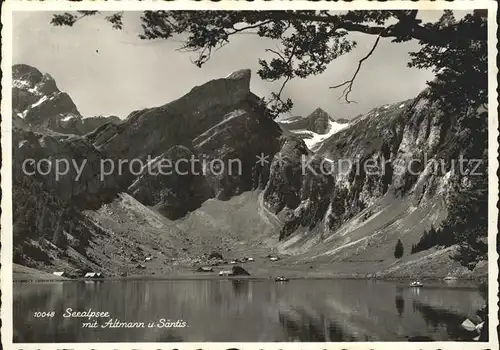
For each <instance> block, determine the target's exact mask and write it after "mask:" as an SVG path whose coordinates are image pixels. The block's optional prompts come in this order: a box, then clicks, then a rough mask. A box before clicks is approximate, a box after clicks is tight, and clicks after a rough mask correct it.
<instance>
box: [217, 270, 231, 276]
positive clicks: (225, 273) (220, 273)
mask: <svg viewBox="0 0 500 350" xmlns="http://www.w3.org/2000/svg"><path fill="white" fill-rule="evenodd" d="M232 275H233V271H229V270H223V271H219V276H232Z"/></svg>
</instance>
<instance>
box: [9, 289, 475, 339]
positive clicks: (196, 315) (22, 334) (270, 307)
mask: <svg viewBox="0 0 500 350" xmlns="http://www.w3.org/2000/svg"><path fill="white" fill-rule="evenodd" d="M413 289H414V288H413ZM413 289H411V288H407V287H405V288H401V287H397V285H396V284H394V283H391V282H380V281H375V282H374V281H364V280H307V281H306V280H294V281H290V282H289V283H286V284H283V283H275V282H274V281H269V280H265V281H264V280H262V281H255V280H240V281H235V280H231V281H228V280H225V281H222V280H203V281H200V280H196V281H158V280H156V281H101V282H99V283H94V282H92V283H84V282H74V281H71V282H64V283H15V284H14V304H13V311H14V341H15V342H26V343H29V342H41V343H43V342H68V343H69V342H174V341H179V342H180V341H188V342H202V341H213V342H224V341H230V342H250V341H254V342H266V341H267V342H276V341H277V342H283V341H367V340H368V341H375V340H379V341H384V340H385V341H391V340H392V341H405V340H407V339H416V338H417V339H420V338H421V337H428V338H432V339H435V340H452V339H462V338H461V337H463V335H462V334H460V333H459V332H458V330H459V328H458V327H459V326H460V323H461V322H462V321H463V319H465V318H466V317H474V313H475V310H476V309H477V306H478V305H481V304H482V300H481V297H480V296H479V294H478V293H477V292H476V291H473V290H463V289H458V288H454V289H445V288H432V289H431V288H422V290H421V291H420V292H419V294H418V295H417V294H415V291H413ZM408 302H410V303H411V305H412V308H411V309H409V308H408V305H409V304H407V303H408ZM394 303H395V304H396V310H397V312H396V313H395V312H394ZM405 304H406V308H405ZM67 308H72V309H73V310H74V311H85V310H88V309H92V310H93V311H103V312H106V311H107V312H109V314H110V317H111V318H112V319H117V320H119V321H120V322H144V323H145V324H148V323H149V322H158V321H159V320H160V319H165V320H170V322H172V324H174V323H175V322H177V321H180V322H185V324H186V326H185V327H151V328H148V327H145V328H113V329H111V328H101V326H102V324H103V323H105V322H106V321H108V319H99V320H98V323H99V327H97V328H93V329H89V328H85V327H83V323H84V321H85V320H83V319H78V318H64V317H62V315H63V313H64V311H65V310H66V309H67ZM36 311H55V313H56V316H55V317H53V318H45V319H41V318H35V317H34V312H36ZM419 337H420V338H419Z"/></svg>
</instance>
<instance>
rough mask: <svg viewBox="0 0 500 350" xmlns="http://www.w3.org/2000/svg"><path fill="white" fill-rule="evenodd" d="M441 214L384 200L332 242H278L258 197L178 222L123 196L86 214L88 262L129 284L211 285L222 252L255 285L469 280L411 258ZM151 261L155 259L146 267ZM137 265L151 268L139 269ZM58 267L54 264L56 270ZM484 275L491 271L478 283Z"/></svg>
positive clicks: (274, 223) (430, 257) (316, 237)
mask: <svg viewBox="0 0 500 350" xmlns="http://www.w3.org/2000/svg"><path fill="white" fill-rule="evenodd" d="M439 206H440V203H428V204H427V205H426V206H422V207H420V208H418V209H416V208H414V207H412V203H411V202H409V201H406V202H405V201H402V200H400V199H395V198H383V199H382V200H380V201H379V202H377V203H375V204H374V205H373V207H371V208H367V209H366V210H370V209H371V210H372V212H373V214H372V216H370V217H369V218H368V219H366V220H364V221H363V220H362V217H363V215H364V213H365V211H363V212H362V213H360V214H359V215H358V216H356V217H354V218H353V219H351V220H350V221H349V222H347V223H346V224H345V225H343V226H342V227H341V229H339V230H338V231H337V232H335V233H334V234H332V235H331V236H325V235H322V234H321V230H322V229H321V227H318V228H317V229H316V230H317V231H316V232H312V233H309V234H306V233H305V232H304V233H302V234H301V233H299V234H297V235H295V236H292V238H291V239H290V240H288V241H286V242H278V241H277V236H278V232H279V222H278V221H279V219H278V218H275V217H273V215H272V214H270V213H269V212H267V211H266V210H265V209H264V208H263V207H262V206H261V202H260V198H259V192H245V193H243V194H242V195H240V196H236V197H233V198H231V199H230V200H229V201H218V200H209V201H207V202H205V203H204V204H203V206H202V207H201V208H200V209H198V210H196V211H194V212H192V213H190V214H189V215H188V216H187V217H185V218H184V219H182V220H177V221H170V220H168V219H166V218H164V217H162V216H161V215H159V214H157V213H156V212H155V211H154V209H151V208H148V207H145V206H143V205H142V204H140V203H139V202H137V201H136V200H135V199H133V198H132V197H130V196H128V195H126V194H123V195H122V196H121V197H120V198H119V199H117V200H116V201H115V202H113V203H111V204H109V205H106V206H103V207H102V208H101V209H99V210H98V211H96V212H88V213H87V214H88V215H89V216H90V217H92V218H93V220H95V221H97V222H98V223H99V224H100V225H101V226H102V227H103V228H105V229H106V231H107V232H108V234H106V235H103V236H99V237H94V240H93V243H92V244H91V248H90V249H89V250H88V258H89V260H91V261H93V262H95V263H96V264H98V265H101V266H103V267H104V268H103V269H102V270H103V271H105V273H106V274H107V275H116V274H117V273H120V272H126V273H127V274H128V276H147V275H149V276H152V275H153V274H154V277H158V278H163V277H168V278H173V277H194V276H196V275H200V277H210V278H212V277H215V276H216V275H217V272H218V271H219V270H226V269H230V267H231V265H221V266H217V267H214V272H213V273H203V274H200V273H194V270H195V268H196V267H198V266H200V265H204V264H205V263H206V261H207V260H206V257H207V255H208V254H210V253H211V252H212V251H217V252H220V253H221V254H222V255H223V256H224V259H226V260H228V261H230V260H231V259H235V258H241V257H244V256H252V257H254V259H255V262H250V263H244V264H240V265H242V266H243V267H244V268H245V269H247V270H248V271H249V272H250V273H251V274H252V276H253V277H263V278H268V277H272V276H277V275H285V276H288V277H292V278H294V277H295V278H304V277H316V278H321V277H367V276H377V277H385V278H392V277H415V276H418V277H420V278H425V277H431V278H442V277H444V276H446V275H448V274H452V275H456V276H462V277H471V274H470V273H469V272H468V271H466V270H465V269H464V268H461V267H460V266H458V264H456V263H454V262H453V261H452V260H451V259H450V258H449V254H450V251H449V250H436V249H431V250H428V251H424V252H420V253H418V254H413V255H409V250H410V247H411V244H413V243H415V242H416V241H417V240H418V239H419V237H420V235H421V230H422V229H423V228H422V227H421V225H417V223H420V222H431V220H430V216H432V215H438V214H439V213H440V210H439V209H440V208H439ZM243 218H244V219H243ZM400 237H401V239H402V241H403V244H404V246H405V255H404V257H403V258H402V259H401V260H396V259H395V258H394V257H393V251H394V245H395V242H396V240H397V238H400ZM269 254H273V255H274V254H278V255H280V256H281V260H280V261H277V262H270V261H269V259H268V258H267V256H268V255H269ZM147 256H151V257H153V259H152V260H151V261H148V262H145V261H144V258H145V257H147ZM138 264H142V265H144V266H145V267H146V268H145V269H139V268H137V265H138ZM61 267H64V266H62V265H61V266H58V264H57V262H56V264H55V266H53V267H51V270H52V271H55V270H58V268H61ZM30 270H32V269H30ZM484 274H486V266H483V267H481V268H479V269H477V270H476V271H475V272H474V274H473V275H474V276H477V275H484ZM32 275H33V276H35V277H36V276H37V275H36V274H32ZM20 276H22V275H20V274H19V273H17V274H15V277H14V278H15V279H22V278H19V277H20ZM48 276H50V277H51V278H52V277H55V276H53V275H47V274H44V273H40V279H44V278H47V277H48ZM30 279H32V278H31V277H30ZM52 279H54V278H52Z"/></svg>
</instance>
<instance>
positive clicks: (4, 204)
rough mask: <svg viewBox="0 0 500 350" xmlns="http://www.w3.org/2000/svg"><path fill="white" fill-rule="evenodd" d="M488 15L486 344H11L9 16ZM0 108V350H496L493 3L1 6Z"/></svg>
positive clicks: (45, 3)
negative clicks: (479, 12) (274, 12)
mask: <svg viewBox="0 0 500 350" xmlns="http://www.w3.org/2000/svg"><path fill="white" fill-rule="evenodd" d="M195 9H196V10H222V9H224V10H256V9H259V10H305V9H311V10H312V9H317V10H326V9H328V10H363V9H365V10H367V9H378V10H383V9H387V10H389V9H420V10H444V9H453V10H467V9H487V10H488V67H489V71H488V78H489V82H488V84H489V85H488V98H489V102H488V105H489V119H488V157H489V159H488V161H489V173H488V176H489V179H490V181H489V189H488V190H489V202H488V204H489V208H488V220H489V221H488V223H489V225H488V282H489V283H488V285H489V290H488V294H489V320H490V325H489V327H490V329H489V342H487V343H479V342H453V341H447V342H429V343H427V342H422V343H420V342H415V343H412V342H341V343H334V342H332V343H287V342H284V343H257V342H256V343H250V342H249V343H246V342H245V343H226V342H224V343H209V342H203V343H188V342H186V343H135V342H134V343H29V344H28V343H13V328H12V327H13V322H12V321H13V312H12V307H13V305H12V302H13V300H12V294H13V293H12V289H13V281H12V172H11V169H12V134H11V130H12V119H11V118H10V117H9V116H11V111H12V81H11V77H12V14H13V12H17V11H49V12H56V11H76V10H100V11H144V10H195ZM2 10H3V11H2V62H1V69H2V101H1V114H2V116H4V117H3V118H2V121H1V131H2V133H1V145H2V169H1V188H2V199H1V209H2V214H1V228H2V229H1V243H2V244H1V267H2V268H1V275H0V277H1V279H0V280H1V285H0V287H1V292H2V293H1V294H2V296H1V301H2V304H1V305H2V307H1V310H0V311H1V319H2V329H1V338H2V345H3V347H4V349H24V350H32V349H33V350H35V349H159V348H162V349H163V348H165V349H204V348H207V349H211V350H212V349H213V350H218V349H234V348H236V349H290V350H302V349H349V350H355V349H394V350H396V349H402V348H404V349H423V350H426V349H429V350H430V349H467V350H468V349H471V350H472V349H477V350H479V349H499V344H498V332H497V326H498V281H497V277H498V254H497V251H496V246H497V244H496V239H497V237H496V236H497V225H498V208H497V203H498V176H497V170H498V135H499V133H498V95H497V83H498V82H497V74H498V68H497V66H496V59H497V37H496V33H497V26H498V24H497V19H496V17H497V3H496V1H486V0H476V1H454V2H447V1H436V2H429V1H419V2H409V1H399V0H396V1H388V2H374V1H363V0H361V1H360V0H358V1H354V2H330V1H321V2H316V1H251V2H250V1H244V0H243V1H220V2H215V1H214V2H212V1H181V0H177V1H165V2H164V1H141V2H139V1H81V2H71V1H60V0H59V1H58V0H49V1H43V2H39V1H14V0H11V1H5V2H4V3H3V6H2Z"/></svg>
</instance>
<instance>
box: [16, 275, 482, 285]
mask: <svg viewBox="0 0 500 350" xmlns="http://www.w3.org/2000/svg"><path fill="white" fill-rule="evenodd" d="M288 279H289V280H290V281H303V280H366V281H380V282H402V283H403V282H404V283H407V282H411V281H413V280H415V279H412V278H410V277H368V276H352V275H332V276H307V275H306V276H298V277H297V276H296V277H288ZM418 280H419V281H422V282H430V283H437V282H439V283H446V282H447V280H445V279H444V278H438V277H422V278H419V279H418ZM140 281H143V282H147V281H274V277H263V276H214V275H211V276H207V275H195V274H193V275H187V274H186V275H164V276H158V275H137V276H126V277H104V278H87V279H85V278H28V277H27V278H13V281H12V282H13V283H44V282H48V283H53V282H140ZM448 282H449V283H448V285H449V286H453V285H454V284H455V283H457V284H463V283H464V282H465V283H471V284H472V283H474V284H475V283H477V282H479V278H473V277H464V278H456V279H453V280H448ZM461 287H463V285H462V286H461ZM470 287H471V288H472V287H473V286H472V285H471V286H470Z"/></svg>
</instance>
